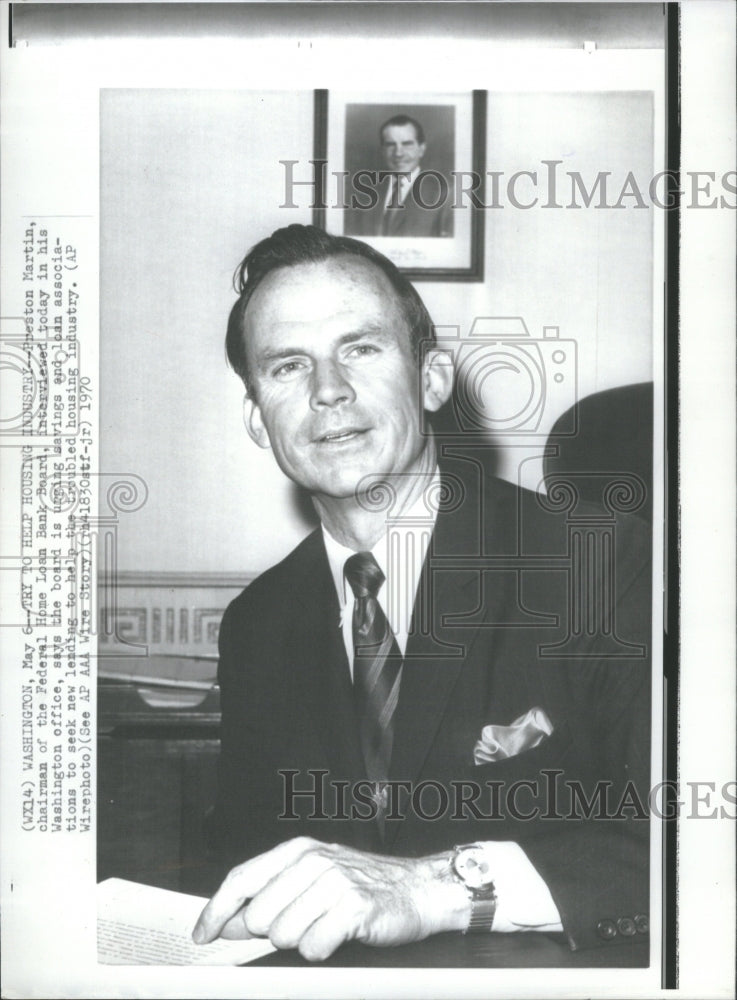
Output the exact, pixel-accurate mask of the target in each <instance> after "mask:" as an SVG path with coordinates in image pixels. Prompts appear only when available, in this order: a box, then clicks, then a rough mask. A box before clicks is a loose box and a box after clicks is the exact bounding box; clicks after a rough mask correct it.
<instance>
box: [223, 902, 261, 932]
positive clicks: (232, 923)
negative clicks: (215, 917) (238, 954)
mask: <svg viewBox="0 0 737 1000" xmlns="http://www.w3.org/2000/svg"><path fill="white" fill-rule="evenodd" d="M247 911H248V906H247V905H246V906H244V907H242V908H241V909H240V910H238V912H237V913H236V914H235V916H233V917H231V918H230V920H228V922H227V923H226V924H224V925H223V927H222V928H221V930H220V934H219V937H221V938H225V939H226V940H228V941H245V940H247V939H248V938H252V937H257V936H258V935H255V934H252V933H251V932H250V931H249V929H248V927H247V925H246V913H247Z"/></svg>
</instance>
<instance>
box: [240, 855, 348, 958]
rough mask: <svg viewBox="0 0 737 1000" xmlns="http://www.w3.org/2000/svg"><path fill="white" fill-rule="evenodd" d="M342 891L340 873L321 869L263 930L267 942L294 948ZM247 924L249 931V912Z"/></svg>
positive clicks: (344, 882) (342, 878) (337, 900)
mask: <svg viewBox="0 0 737 1000" xmlns="http://www.w3.org/2000/svg"><path fill="white" fill-rule="evenodd" d="M295 867H299V865H297V866H295ZM345 892H346V881H345V877H344V876H343V875H342V873H341V872H339V871H336V870H335V869H328V870H326V871H324V872H323V874H321V875H320V876H319V877H317V878H316V879H314V880H313V882H312V883H311V884H310V885H309V886H307V887H306V888H305V891H304V892H302V893H301V894H300V895H298V896H294V897H293V898H292V899H291V900H290V901H289V903H288V904H287V905H286V906H285V907H284V908H283V909H282V910H281V911H280V912H279V913H277V914H275V915H274V919H273V920H272V921H271V922H270V925H269V927H268V929H267V931H265V933H268V935H269V938H270V939H271V943H272V944H275V945H276V947H277V948H296V947H297V945H298V944H299V942H300V941H301V939H302V936H303V935H304V933H305V931H307V929H308V928H309V927H310V926H311V925H312V924H313V923H314V922H315V921H316V920H319V919H320V918H321V917H322V916H323V914H324V913H325V912H326V911H328V910H330V909H332V908H334V907H335V906H336V905H337V904H338V903H339V901H340V899H341V897H342V896H343V895H344V894H345ZM254 902H255V900H254ZM248 926H249V927H250V928H251V930H253V928H254V925H253V923H252V922H251V917H250V913H249V915H248Z"/></svg>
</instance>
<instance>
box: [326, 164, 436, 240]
mask: <svg viewBox="0 0 737 1000" xmlns="http://www.w3.org/2000/svg"><path fill="white" fill-rule="evenodd" d="M418 182H419V178H417V180H415V182H414V184H413V185H412V187H411V188H410V190H409V191H408V193H407V197H406V198H405V200H404V204H403V205H402V207H401V208H395V209H391V210H390V211H389V212H388V215H387V220H388V221H387V229H386V230H385V229H384V228H383V223H384V191H383V190H382V191H381V196H380V198H379V201H378V203H377V204H376V205H375V206H374V207H373V208H371V209H367V210H365V211H362V210H360V209H355V210H353V211H352V212H351V213H350V216H349V217H348V219H347V220H346V230H345V231H346V235H348V236H391V237H393V236H425V237H426V236H452V235H453V211H452V209H451V207H450V205H451V200H452V197H453V189H452V188H451V187H450V186H448V187H447V189H446V193H447V197H445V198H442V197H441V196H442V194H443V192H442V191H441V189H440V187H439V186H438V182H437V180H436V179H433V180H430V179H428V180H425V181H424V182H422V188H421V190H420V192H419V198H418ZM445 183H446V184H447V185H449V182H448V181H447V180H446V181H445ZM439 201H442V203H441V204H438V205H437V208H425V207H423V206H424V205H435V204H436V203H437V202H439Z"/></svg>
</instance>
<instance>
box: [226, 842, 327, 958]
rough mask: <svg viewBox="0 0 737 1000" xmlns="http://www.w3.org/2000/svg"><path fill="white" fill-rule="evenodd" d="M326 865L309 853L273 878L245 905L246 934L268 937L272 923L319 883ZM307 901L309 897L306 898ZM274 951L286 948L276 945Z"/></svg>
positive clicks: (319, 857)
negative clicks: (248, 931) (248, 932)
mask: <svg viewBox="0 0 737 1000" xmlns="http://www.w3.org/2000/svg"><path fill="white" fill-rule="evenodd" d="M330 863H331V862H330V860H329V858H327V857H326V856H325V855H322V854H319V853H309V854H305V855H303V856H302V857H301V858H298V859H297V861H295V862H294V864H292V865H290V866H289V867H287V868H284V869H283V870H282V871H280V872H279V874H278V875H275V876H274V878H272V879H271V881H270V882H268V883H267V884H266V885H265V886H264V888H263V889H262V890H261V892H260V893H259V894H258V895H257V896H256V897H255V899H253V900H252V901H251V902H250V903H249V905H248V910H247V914H246V921H247V925H248V929H249V930H250V932H251V933H252V934H255V935H261V936H263V935H267V934H268V935H269V936H270V934H269V931H270V928H271V925H272V924H273V923H274V921H275V919H276V918H277V917H278V916H279V915H280V914H281V913H282V912H283V911H284V910H286V909H287V908H288V907H289V906H290V904H291V903H293V902H295V901H296V900H297V899H299V898H300V897H301V896H302V894H303V893H305V892H306V891H307V890H309V889H310V887H311V886H312V885H313V883H314V882H315V881H316V880H317V879H320V881H321V882H322V881H323V879H321V876H323V873H325V872H326V870H327V869H328V868H329V866H330ZM309 898H313V896H312V895H310V897H309ZM321 912H322V910H321V909H320V910H319V912H318V913H316V914H315V916H319V913H321ZM315 916H313V917H312V920H314V919H315ZM274 943H275V944H276V942H274ZM277 947H281V948H284V947H289V946H288V945H282V944H279V945H277Z"/></svg>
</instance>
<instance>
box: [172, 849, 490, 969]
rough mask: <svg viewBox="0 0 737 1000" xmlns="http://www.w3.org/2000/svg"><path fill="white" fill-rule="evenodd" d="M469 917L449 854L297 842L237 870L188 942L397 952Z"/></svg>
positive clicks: (323, 952) (308, 951)
mask: <svg viewBox="0 0 737 1000" xmlns="http://www.w3.org/2000/svg"><path fill="white" fill-rule="evenodd" d="M470 910H471V904H470V901H469V899H468V894H467V892H466V890H465V889H464V888H463V886H462V885H461V884H460V883H459V882H457V881H456V880H455V879H453V878H452V877H450V876H449V872H448V855H447V854H438V855H433V856H431V857H428V858H418V859H414V858H393V857H383V856H381V855H377V854H367V853H364V852H362V851H356V850H353V849H351V848H349V847H342V846H340V845H338V844H323V843H321V842H320V841H317V840H312V839H311V838H308V837H298V838H296V839H294V840H289V841H286V842H285V843H283V844H280V845H279V846H278V847H275V848H274V849H273V850H271V851H267V852H266V854H260V855H259V856H258V857H255V858H252V859H251V860H250V861H246V862H245V864H242V865H238V867H236V868H234V869H233V870H232V871H231V872H230V873H229V874H228V876H227V877H226V879H225V881H224V882H223V884H222V885H221V886H220V888H219V889H218V891H217V892H216V893H215V895H214V896H213V897H212V899H211V900H210V902H209V903H208V904H207V906H206V907H205V908H204V910H203V911H202V913H201V914H200V918H199V920H198V921H197V925H196V927H195V929H194V931H193V934H192V937H193V939H194V941H195V942H196V943H197V944H207V943H208V942H210V941H213V940H214V939H215V938H217V937H224V938H248V937H268V938H269V939H270V940H271V943H272V944H273V945H275V946H276V947H277V948H298V949H299V951H300V952H301V954H302V955H303V956H304V957H305V958H307V959H309V960H311V961H319V960H321V959H325V958H328V957H329V956H330V955H332V953H333V952H334V951H335V949H336V948H337V947H338V946H339V945H341V944H343V943H344V942H345V941H351V940H357V941H362V942H363V943H364V944H369V945H398V944H407V943H409V942H411V941H421V940H422V939H423V938H426V937H428V936H429V935H430V934H437V933H438V932H440V931H449V930H463V929H464V928H465V927H466V926H467V924H468V920H469V916H470Z"/></svg>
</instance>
